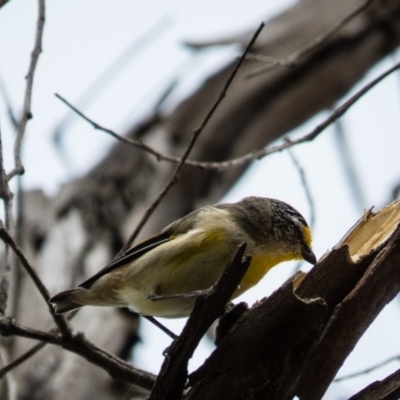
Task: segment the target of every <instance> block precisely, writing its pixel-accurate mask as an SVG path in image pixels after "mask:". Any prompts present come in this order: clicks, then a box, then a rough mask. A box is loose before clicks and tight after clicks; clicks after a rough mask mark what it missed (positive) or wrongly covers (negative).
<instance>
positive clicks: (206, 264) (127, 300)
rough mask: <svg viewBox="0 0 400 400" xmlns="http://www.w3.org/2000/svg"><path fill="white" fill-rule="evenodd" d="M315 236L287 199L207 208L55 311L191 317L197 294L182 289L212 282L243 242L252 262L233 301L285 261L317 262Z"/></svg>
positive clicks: (63, 297) (140, 247)
mask: <svg viewBox="0 0 400 400" xmlns="http://www.w3.org/2000/svg"><path fill="white" fill-rule="evenodd" d="M311 241H312V239H311V231H310V228H309V226H308V225H307V222H306V220H305V219H304V218H303V216H302V215H301V214H300V213H299V212H298V211H297V210H296V209H295V208H293V207H292V206H290V205H289V204H287V203H285V202H283V201H280V200H276V199H272V198H266V197H255V196H251V197H246V198H244V199H242V200H241V201H239V202H237V203H220V204H215V205H209V206H205V207H202V208H199V209H198V210H196V211H193V212H191V213H189V214H187V215H186V216H184V217H182V218H180V219H178V220H176V221H175V222H172V223H171V224H169V225H168V226H167V227H165V228H164V229H163V230H162V231H161V232H160V233H159V234H157V235H155V236H152V237H150V238H149V239H147V240H144V241H143V242H141V243H139V244H137V245H135V246H133V247H132V248H130V249H129V250H127V251H126V252H125V253H124V254H123V255H122V256H121V257H120V258H119V259H117V260H116V261H114V262H112V263H111V264H109V265H107V266H106V267H104V268H103V269H101V270H100V271H99V272H97V273H96V274H95V275H93V276H92V277H91V278H89V279H87V280H86V281H85V282H83V283H81V284H80V285H79V286H78V287H76V288H74V289H71V290H67V291H63V292H61V293H58V294H56V295H55V296H53V297H51V298H50V300H49V302H50V303H51V304H52V306H53V308H54V312H55V313H56V314H62V313H66V312H69V311H72V310H75V309H78V308H80V307H83V306H89V305H90V306H113V307H127V308H129V309H131V310H133V311H135V312H137V313H139V314H141V315H143V316H149V318H153V317H163V318H181V317H186V316H188V315H190V312H191V310H192V308H193V305H194V301H195V298H193V297H190V296H183V295H182V296H180V294H188V293H192V292H197V291H201V290H206V289H209V288H210V287H212V286H213V284H214V283H215V282H216V281H217V280H218V278H219V277H220V275H221V274H222V271H223V270H224V268H225V266H226V265H227V263H228V262H229V260H230V258H231V257H232V255H233V254H234V253H235V251H236V249H237V246H238V245H240V244H241V243H243V242H246V245H247V247H246V253H247V254H248V255H250V256H251V262H250V266H249V268H248V270H247V272H246V274H245V275H244V277H243V279H242V280H241V282H240V284H239V285H238V287H237V288H236V290H235V291H234V293H233V295H232V298H231V300H232V299H234V298H236V297H238V296H240V295H241V294H242V293H244V292H245V291H247V290H248V289H250V288H251V287H253V286H254V285H256V284H257V283H258V282H259V281H260V280H261V279H262V278H263V277H264V275H265V274H266V273H267V272H268V271H269V270H270V269H271V268H273V267H274V266H276V265H278V264H279V263H281V262H283V261H289V260H300V259H304V260H306V261H308V262H309V263H311V264H315V263H316V262H317V259H316V256H315V254H314V253H313V251H312V248H311ZM163 296H165V299H163ZM156 298H157V299H158V300H160V299H161V301H154V300H155V299H156ZM153 319H154V318H153Z"/></svg>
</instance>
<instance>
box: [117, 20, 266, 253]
mask: <svg viewBox="0 0 400 400" xmlns="http://www.w3.org/2000/svg"><path fill="white" fill-rule="evenodd" d="M263 27H264V23H261V25H260V27H259V28H258V29H257V30H256V32H255V33H254V35H253V37H252V38H251V40H250V42H249V44H248V45H247V47H246V49H245V50H244V52H243V54H242V57H240V59H239V61H238V63H237V64H236V66H235V68H234V69H233V70H232V72H231V74H230V76H229V77H228V79H227V81H226V83H225V85H224V87H223V88H222V90H221V92H220V94H219V96H218V98H217V100H216V101H215V103H214V104H213V106H212V107H211V109H210V110H209V111H208V113H207V115H206V116H205V118H204V119H203V122H202V123H201V124H200V126H199V127H198V128H197V129H196V130H195V131H194V132H193V136H192V139H191V140H190V142H189V144H188V146H187V148H186V150H185V152H184V153H183V156H182V157H181V159H180V160H179V163H178V165H177V166H176V168H175V170H174V172H173V173H172V175H171V178H170V179H169V181H168V183H167V184H166V185H165V186H164V188H163V189H162V190H161V193H160V194H159V195H158V197H157V198H156V200H155V201H154V202H153V203H152V204H151V205H150V207H148V208H147V210H146V211H145V213H144V215H143V217H142V219H141V220H140V222H139V224H138V225H137V227H136V228H135V230H134V232H133V233H132V235H131V236H130V237H129V239H128V240H127V242H126V244H125V245H124V246H123V248H122V249H121V251H120V253H119V254H122V253H123V252H125V251H126V250H127V249H128V248H129V247H130V246H131V245H132V243H133V241H134V240H135V238H136V236H137V235H138V234H139V232H140V231H141V229H142V228H143V226H144V224H145V223H146V222H147V220H148V219H149V218H150V216H151V215H152V214H153V212H154V210H155V209H156V207H157V206H158V205H159V204H160V202H161V200H162V199H163V198H164V197H165V195H166V194H167V193H168V192H169V190H170V189H171V187H172V186H173V185H174V184H175V183H176V182H177V181H178V178H179V173H180V171H181V169H182V167H183V166H184V164H185V162H186V160H187V158H188V157H189V154H190V152H191V151H192V149H193V146H194V145H195V143H196V141H197V138H198V137H199V136H200V134H201V132H203V130H204V128H205V127H206V125H207V123H208V121H209V120H210V118H211V117H212V116H213V114H214V112H215V111H216V110H217V108H218V106H219V105H220V103H221V102H222V100H223V99H224V98H225V96H226V93H227V91H228V89H229V87H230V85H231V84H232V82H233V80H234V79H235V76H236V74H237V72H238V70H239V68H240V66H241V65H242V63H243V61H244V60H245V58H246V54H247V53H248V52H249V50H250V49H251V47H252V46H253V44H254V42H255V41H256V40H257V37H258V35H259V34H260V33H261V30H262V29H263Z"/></svg>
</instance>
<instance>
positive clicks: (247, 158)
mask: <svg viewBox="0 0 400 400" xmlns="http://www.w3.org/2000/svg"><path fill="white" fill-rule="evenodd" d="M399 68H400V63H397V64H395V65H394V66H393V67H392V68H389V69H388V70H387V71H385V72H383V73H382V74H381V75H379V76H378V77H377V78H375V79H374V80H372V81H371V82H369V83H368V84H366V85H365V86H364V87H363V88H361V89H360V90H359V91H358V92H357V93H355V94H354V95H353V96H351V97H350V98H349V99H348V100H346V101H345V102H344V103H343V104H342V105H341V106H339V107H338V108H336V109H335V110H334V111H333V112H332V114H331V115H330V116H329V117H328V118H327V119H326V120H325V121H324V122H322V123H321V124H319V125H317V126H316V127H315V128H314V129H313V130H312V131H311V132H310V133H308V134H306V135H304V136H303V137H301V138H299V139H295V140H291V142H290V143H283V144H280V145H277V146H272V147H267V148H263V149H260V150H256V151H253V152H251V153H247V154H245V155H243V156H240V157H237V158H232V159H230V160H226V161H220V162H205V161H193V160H190V159H188V160H186V162H185V164H186V165H190V166H193V167H198V168H202V169H205V170H223V169H228V168H232V167H235V166H239V165H243V164H246V163H249V162H251V161H254V160H259V159H262V158H264V157H266V156H269V155H271V154H274V153H278V152H281V151H283V150H286V149H288V148H290V147H292V146H295V145H297V144H300V143H305V142H311V141H313V140H314V139H315V138H316V137H317V136H318V135H319V134H320V133H321V132H323V131H324V130H325V129H326V128H327V127H328V126H330V125H331V124H332V123H333V122H334V121H336V120H337V119H338V118H340V117H342V116H343V115H344V114H345V113H346V112H347V111H348V110H349V109H350V108H351V107H352V106H353V105H354V104H355V103H356V102H357V101H358V100H359V99H360V98H361V97H362V96H364V94H366V93H367V92H368V91H369V90H371V89H372V88H373V87H374V86H375V85H377V84H378V83H379V82H380V81H382V80H383V79H385V78H386V77H387V76H388V75H390V74H391V73H393V72H394V71H396V70H398V69H399ZM56 97H58V98H59V99H60V100H61V101H62V102H63V103H65V104H66V105H67V106H68V107H71V109H73V110H74V111H75V112H76V113H77V114H78V115H80V116H81V117H82V118H83V119H84V120H85V121H87V122H88V123H89V124H91V125H92V126H93V128H95V129H98V130H100V131H102V132H105V133H108V134H109V135H111V136H113V137H114V138H116V139H117V140H119V141H121V142H123V143H128V144H130V145H132V146H134V147H136V148H139V149H141V150H143V151H146V152H147V153H149V154H152V155H153V156H154V157H155V158H156V159H157V160H158V161H170V162H174V163H179V162H180V160H181V159H180V158H179V157H173V156H170V155H165V154H162V153H160V152H159V151H157V150H155V149H154V148H152V147H150V146H148V145H146V144H145V143H143V142H142V141H141V140H134V139H128V138H126V137H124V136H121V135H118V134H117V133H116V132H114V131H112V130H111V129H107V128H104V127H102V126H101V125H99V124H97V123H96V122H94V121H93V120H91V119H90V118H88V117H87V116H86V115H84V114H83V113H82V112H81V111H79V110H77V109H76V108H75V107H74V106H72V105H71V104H70V103H69V102H68V101H67V100H65V99H64V98H63V97H62V96H60V95H58V94H56Z"/></svg>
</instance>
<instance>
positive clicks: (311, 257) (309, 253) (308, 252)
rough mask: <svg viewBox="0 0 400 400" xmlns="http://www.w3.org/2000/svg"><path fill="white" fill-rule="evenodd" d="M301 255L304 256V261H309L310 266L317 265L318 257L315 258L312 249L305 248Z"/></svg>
mask: <svg viewBox="0 0 400 400" xmlns="http://www.w3.org/2000/svg"><path fill="white" fill-rule="evenodd" d="M301 255H302V256H303V258H304V260H306V261H308V262H309V263H310V264H312V265H314V264H316V263H317V257H315V254H314V253H313V252H312V250H311V249H309V248H307V247H303V249H302V250H301Z"/></svg>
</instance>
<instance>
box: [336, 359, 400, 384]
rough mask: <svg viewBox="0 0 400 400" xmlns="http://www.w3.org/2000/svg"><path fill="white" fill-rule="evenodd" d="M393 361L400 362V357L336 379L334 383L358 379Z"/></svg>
mask: <svg viewBox="0 0 400 400" xmlns="http://www.w3.org/2000/svg"><path fill="white" fill-rule="evenodd" d="M393 361H400V355H397V356H393V357H390V358H388V359H387V360H385V361H382V362H380V363H378V364H375V365H373V366H372V367H369V368H366V369H363V370H361V371H358V372H354V373H352V374H349V375H344V376H341V377H340V378H336V379H334V380H333V382H341V381H344V380H347V379H352V378H356V377H357V376H361V375H366V374H369V373H370V372H372V371H375V370H376V369H379V368H382V367H383V366H385V365H387V364H389V363H391V362H393Z"/></svg>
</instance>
